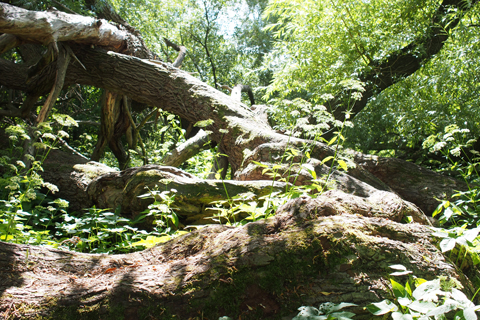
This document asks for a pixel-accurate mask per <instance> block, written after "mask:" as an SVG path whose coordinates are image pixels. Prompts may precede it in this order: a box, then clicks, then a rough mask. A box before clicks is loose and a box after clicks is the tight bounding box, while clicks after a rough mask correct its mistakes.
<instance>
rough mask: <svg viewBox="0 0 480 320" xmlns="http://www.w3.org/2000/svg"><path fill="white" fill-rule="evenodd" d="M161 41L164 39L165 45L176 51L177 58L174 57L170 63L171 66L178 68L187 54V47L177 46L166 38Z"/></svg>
mask: <svg viewBox="0 0 480 320" xmlns="http://www.w3.org/2000/svg"><path fill="white" fill-rule="evenodd" d="M163 41H165V44H166V45H167V46H169V47H172V48H173V49H174V50H175V51H178V56H177V59H175V61H174V62H173V63H172V66H174V67H175V68H180V67H181V66H182V62H183V60H184V59H185V56H186V54H187V48H185V47H184V46H179V45H178V44H176V43H173V42H172V41H170V40H168V39H167V38H163Z"/></svg>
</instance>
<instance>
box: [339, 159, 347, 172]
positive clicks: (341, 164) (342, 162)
mask: <svg viewBox="0 0 480 320" xmlns="http://www.w3.org/2000/svg"><path fill="white" fill-rule="evenodd" d="M338 165H339V166H340V168H341V169H343V170H344V171H348V166H347V163H346V162H345V161H343V160H338Z"/></svg>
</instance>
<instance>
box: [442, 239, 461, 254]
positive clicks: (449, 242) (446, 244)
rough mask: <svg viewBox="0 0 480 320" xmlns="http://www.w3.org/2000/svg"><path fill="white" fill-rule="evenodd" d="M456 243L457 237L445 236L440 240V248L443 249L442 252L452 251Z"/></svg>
mask: <svg viewBox="0 0 480 320" xmlns="http://www.w3.org/2000/svg"><path fill="white" fill-rule="evenodd" d="M456 243H457V242H456V241H455V239H452V238H445V239H443V240H442V241H441V242H440V250H442V252H447V251H450V250H452V249H453V248H455V244H456Z"/></svg>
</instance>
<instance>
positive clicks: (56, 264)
mask: <svg viewBox="0 0 480 320" xmlns="http://www.w3.org/2000/svg"><path fill="white" fill-rule="evenodd" d="M325 196H326V197H327V198H329V199H331V200H330V203H328V202H327V203H326V202H324V201H322V200H314V199H310V198H299V199H296V200H292V201H290V202H289V203H287V204H286V205H285V206H284V207H282V208H280V210H279V211H278V212H277V216H276V217H274V218H271V219H269V220H266V221H259V222H254V223H249V224H247V225H245V226H243V227H240V228H232V227H226V226H220V225H219V226H209V227H206V228H204V229H201V230H198V231H194V232H191V233H190V234H187V235H185V236H182V237H180V238H177V239H174V240H171V241H170V242H168V243H165V244H162V245H158V246H156V247H154V248H152V249H149V250H145V251H142V252H138V253H132V254H127V255H114V256H107V255H87V254H79V253H73V252H66V251H59V250H53V249H47V248H41V247H31V246H24V245H13V244H8V243H3V242H0V252H1V253H2V255H1V257H2V258H1V259H0V266H1V268H0V274H1V277H2V279H4V280H2V284H1V285H0V288H1V289H0V290H1V292H2V299H1V300H0V311H1V312H3V316H4V318H6V319H7V318H8V319H15V318H22V319H28V318H35V317H38V316H43V317H46V318H60V317H61V318H76V319H87V318H89V319H91V318H96V319H101V318H110V317H113V316H115V317H122V318H124V319H150V318H155V319H172V318H178V319H215V320H216V319H218V317H220V316H230V317H232V318H233V319H239V318H241V319H291V317H293V315H295V313H296V309H297V308H298V307H300V306H302V305H317V304H319V303H321V302H326V301H331V302H335V303H339V302H342V301H346V302H353V303H356V304H358V305H359V307H358V308H355V309H354V310H353V311H354V312H356V313H357V316H356V318H355V319H370V318H371V315H370V314H366V313H365V310H363V308H362V307H363V306H365V305H366V304H368V303H370V302H373V301H379V300H381V299H383V298H390V299H391V298H392V297H391V293H390V289H389V287H388V281H386V277H387V276H388V274H389V273H390V272H391V270H390V269H389V265H392V264H403V265H405V266H406V267H407V268H408V269H409V270H411V271H413V272H414V275H416V276H418V277H423V278H425V279H433V278H434V277H435V276H437V275H445V276H450V277H454V278H455V279H457V280H459V281H460V282H461V283H462V284H463V285H464V287H465V290H464V291H465V292H466V293H467V294H468V295H471V294H473V292H474V288H473V286H472V284H471V283H470V282H469V280H468V279H467V278H466V277H465V275H464V274H462V272H461V271H460V270H457V269H455V268H453V267H452V266H451V265H449V264H448V263H447V261H446V260H445V258H444V257H443V256H442V254H441V253H440V251H439V250H438V249H437V248H436V247H435V246H434V245H433V244H432V243H431V241H432V238H431V234H430V231H429V230H428V229H427V228H425V227H423V226H421V225H418V224H415V223H414V224H399V223H397V222H393V221H392V220H387V219H384V218H385V217H390V218H392V219H393V220H397V219H398V218H400V215H398V213H401V212H402V210H397V209H398V208H396V207H395V206H391V204H392V203H390V204H388V203H385V202H384V200H382V199H381V198H378V199H376V200H373V199H372V201H373V202H372V204H375V205H380V208H383V209H382V210H381V211H379V212H374V211H372V210H371V209H369V208H366V207H365V202H363V201H361V198H357V199H356V200H355V199H354V198H351V199H350V200H347V201H345V200H343V199H345V197H344V196H343V195H342V194H341V192H339V191H332V193H330V194H325ZM394 202H395V201H394ZM387 207H390V208H391V210H390V213H391V215H388V214H386V213H387V212H388V209H387ZM365 209H366V210H365ZM409 212H411V210H410V209H407V211H403V214H408V213H409ZM362 213H363V215H364V216H361V215H360V214H362ZM352 214H353V215H352ZM378 214H380V216H382V217H381V218H380V217H375V216H378ZM395 216H397V217H395ZM469 267H471V265H470V266H469ZM397 280H398V279H397ZM399 281H400V280H399ZM283 317H285V318H283Z"/></svg>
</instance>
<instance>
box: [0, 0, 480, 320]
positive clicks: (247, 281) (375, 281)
mask: <svg viewBox="0 0 480 320" xmlns="http://www.w3.org/2000/svg"><path fill="white" fill-rule="evenodd" d="M453 2H455V1H453ZM48 22H50V23H48ZM56 26H57V27H59V28H60V29H59V30H57V29H55V28H56ZM60 31H61V32H60ZM0 32H2V33H5V34H9V35H10V36H8V38H7V37H3V36H2V39H0V40H1V41H7V42H8V41H10V42H8V43H3V44H2V45H3V47H4V48H10V47H15V46H18V45H19V44H21V43H37V44H47V45H48V44H51V43H53V42H63V41H68V47H69V48H70V50H71V55H72V57H73V59H71V61H70V63H69V65H68V68H67V73H66V75H65V79H64V85H65V86H68V85H71V84H85V85H93V86H96V87H99V88H104V89H106V90H108V91H109V92H112V93H113V94H117V95H119V96H128V97H129V98H130V99H133V100H135V101H138V102H141V103H146V104H149V105H151V106H155V107H159V108H162V109H163V110H166V111H169V112H172V113H174V114H176V115H178V116H180V117H181V118H184V119H186V120H188V121H190V122H192V123H196V122H198V121H201V120H212V123H211V125H209V126H208V127H207V128H206V129H207V130H209V131H211V133H210V138H211V139H212V141H214V142H215V143H217V144H218V145H219V146H220V147H221V150H223V152H225V153H226V154H227V155H228V159H229V162H230V165H231V166H232V169H233V172H234V177H235V180H236V181H231V182H226V181H223V182H222V181H212V180H207V181H201V180H199V179H197V178H195V177H193V176H191V175H189V174H186V173H184V172H182V171H181V170H178V169H175V168H171V167H160V166H156V165H151V166H144V167H141V168H132V169H128V170H125V171H121V172H109V169H108V168H104V167H100V166H98V165H96V164H95V163H85V160H84V159H82V160H80V161H79V163H80V165H79V164H75V162H76V160H75V157H73V156H72V157H71V158H69V159H71V165H67V164H65V167H66V169H65V172H66V174H64V175H60V174H52V175H49V176H48V177H47V176H46V179H47V180H50V181H52V182H54V183H57V184H59V185H61V189H68V187H67V186H68V185H73V183H72V181H76V182H78V183H77V184H75V185H76V189H75V190H77V191H78V192H77V193H76V194H72V193H68V192H66V193H65V196H66V197H70V198H71V199H69V200H71V201H75V198H81V197H83V198H81V199H86V200H85V202H87V205H90V204H91V203H95V204H97V205H98V206H99V207H109V208H116V207H117V206H118V205H119V204H120V205H121V206H122V210H123V213H124V214H130V215H132V214H135V213H136V212H139V211H140V210H143V209H144V208H145V206H146V205H148V203H147V202H143V201H142V200H140V199H139V198H138V195H140V194H141V193H144V192H145V188H144V187H145V186H152V185H155V184H161V185H162V188H166V189H168V188H175V189H177V190H178V197H176V201H177V203H176V205H177V206H178V207H179V208H181V210H183V211H181V212H180V214H181V215H182V217H183V221H184V222H186V223H188V221H189V220H188V219H189V216H197V218H200V219H202V218H205V216H204V215H205V214H206V213H207V214H208V212H206V211H208V210H206V209H205V208H206V207H208V204H210V203H211V202H212V201H213V200H216V199H225V198H226V197H227V194H226V193H225V192H228V193H229V196H231V195H232V194H235V193H237V194H238V193H245V192H248V191H249V192H252V193H253V194H254V195H255V196H256V197H260V196H261V195H264V194H265V193H266V192H270V191H272V188H278V189H282V188H285V187H286V186H288V184H287V182H288V183H290V185H291V184H297V185H300V184H308V183H310V182H311V181H312V180H313V176H312V175H311V173H309V172H308V171H307V170H305V168H304V167H302V166H301V165H300V163H302V161H303V160H302V159H306V157H305V155H306V153H305V151H306V150H307V149H308V152H309V155H310V156H309V157H308V161H307V162H306V164H307V165H308V166H309V168H313V169H314V170H315V172H316V175H317V176H318V177H321V176H322V175H324V174H326V173H328V172H331V173H332V179H333V180H335V181H336V184H337V190H331V191H328V192H325V193H324V194H322V195H320V196H318V197H317V198H316V199H311V198H309V197H301V198H297V199H295V200H290V201H289V202H287V203H286V204H285V205H284V206H283V207H281V208H280V209H279V210H278V212H277V215H276V216H275V217H274V218H270V219H268V220H265V221H261V222H254V223H249V224H246V225H244V226H242V227H240V228H230V227H226V226H222V225H216V226H209V227H206V228H204V229H201V230H198V231H195V232H192V233H190V234H188V235H185V236H183V237H180V238H177V239H174V240H172V241H170V242H168V243H165V244H163V245H159V246H157V247H154V248H152V249H150V250H145V251H143V252H138V253H133V254H128V255H117V256H105V255H87V254H78V253H72V252H65V251H59V250H52V249H47V248H39V247H34V246H26V245H24V246H23V245H13V244H7V243H3V242H0V252H1V255H0V266H1V268H0V274H1V278H2V283H1V284H0V293H1V299H0V311H1V312H3V316H4V317H5V318H33V317H36V316H37V315H38V314H40V315H42V316H45V317H47V318H74V317H76V318H98V319H103V318H105V319H106V318H118V317H123V318H125V319H149V318H156V319H172V318H174V316H175V317H176V318H179V319H216V318H218V317H219V316H223V315H228V316H231V317H233V318H234V319H240V318H241V319H259V318H262V319H281V318H282V317H283V319H289V317H290V318H291V316H292V314H294V313H295V309H296V308H297V307H299V306H301V305H315V304H318V303H320V302H324V301H333V302H341V301H347V302H355V303H357V304H359V305H360V307H359V308H357V309H356V312H357V313H359V314H360V316H359V317H358V318H359V319H360V318H365V319H368V318H370V316H368V315H366V314H364V310H363V309H362V307H363V306H365V305H366V304H367V303H369V302H372V301H376V300H380V299H382V298H387V297H390V295H391V294H390V291H389V288H388V281H386V280H385V279H386V277H387V274H388V273H389V271H390V270H388V265H390V264H399V263H401V264H404V265H406V266H407V267H408V268H409V269H410V270H413V271H414V272H415V275H417V276H420V277H425V278H427V279H431V278H432V277H435V276H436V275H440V274H442V275H448V276H452V277H455V278H456V279H458V280H459V281H460V282H461V283H462V284H463V285H464V287H465V291H466V293H467V294H469V295H472V294H473V293H474V291H475V290H474V289H473V285H472V283H471V280H473V279H474V278H473V275H474V274H475V272H476V271H477V270H476V269H475V267H474V266H473V264H472V263H471V262H470V261H467V263H466V264H465V266H466V267H467V268H466V269H464V270H463V271H462V270H459V269H456V268H455V267H453V266H452V265H451V264H449V263H448V262H449V261H448V260H447V259H446V258H445V257H443V256H442V254H441V253H440V251H439V250H438V249H437V248H436V247H435V245H434V240H432V237H431V234H430V231H429V229H428V228H427V227H425V226H424V225H425V224H428V220H427V218H426V217H425V215H424V213H423V212H422V211H421V210H419V207H420V208H421V209H423V210H424V211H425V212H426V213H430V212H431V210H432V207H433V205H434V200H433V199H435V197H438V198H442V197H445V195H447V196H448V195H449V194H452V193H453V192H454V189H464V188H465V186H464V185H462V184H461V183H457V182H456V181H454V180H453V179H450V178H445V177H443V178H441V176H440V175H438V174H435V173H433V172H430V171H428V170H424V169H421V168H419V167H418V166H415V165H413V164H408V163H406V162H403V161H400V160H396V159H388V158H378V157H368V156H365V155H360V154H354V159H355V162H356V167H355V168H353V169H350V170H349V172H348V173H342V172H338V171H336V170H333V169H332V170H331V168H330V167H328V166H329V165H332V163H331V162H327V163H326V164H322V162H321V160H322V159H324V158H325V157H327V156H331V155H334V153H335V152H334V150H332V149H331V148H330V147H328V146H327V145H325V144H323V143H320V142H315V141H307V140H302V139H297V138H293V137H287V136H284V135H282V134H279V133H277V132H275V131H274V130H272V128H271V127H270V126H269V124H268V121H266V119H265V118H264V117H260V116H258V110H257V112H256V111H255V110H251V109H250V108H248V107H247V106H245V105H244V104H242V103H241V102H239V101H237V100H235V99H233V98H232V97H229V96H227V95H225V94H223V93H221V92H219V91H217V90H215V89H213V88H212V87H210V86H208V85H206V84H205V83H202V82H201V81H199V80H198V79H196V78H195V77H193V76H191V75H190V74H188V73H187V72H184V71H182V70H179V69H177V68H175V67H173V66H172V65H170V64H168V63H164V62H161V61H152V60H149V59H141V58H138V57H135V56H130V55H127V54H123V53H118V52H115V51H108V50H112V49H113V50H116V51H122V52H133V53H134V52H135V51H136V50H138V48H137V49H136V47H135V46H136V43H138V42H135V41H131V40H132V39H137V38H135V35H134V34H131V33H129V32H128V30H123V29H122V27H121V26H114V25H111V24H109V23H108V22H107V21H105V20H97V19H93V18H85V17H80V16H76V15H68V14H64V13H59V12H43V13H35V12H29V11H26V10H23V9H20V8H16V7H13V6H10V5H7V4H4V3H0ZM103 35H105V36H103ZM12 36H13V37H12ZM92 44H93V45H94V47H92ZM65 45H67V43H65ZM119 48H122V49H121V50H119ZM30 71H31V69H29V68H28V66H26V65H24V64H21V63H12V62H9V61H5V60H0V73H1V75H2V76H1V77H0V84H1V85H3V86H5V87H8V88H15V89H18V90H23V91H25V92H27V93H29V92H33V91H34V92H35V93H36V94H46V93H48V92H50V90H51V88H52V87H53V85H54V84H55V74H56V72H57V62H56V61H55V60H53V61H47V63H46V64H45V65H44V66H43V67H42V68H41V70H40V71H38V72H36V73H35V74H33V75H32V74H30V73H29V72H30ZM7 111H9V110H7ZM23 112H24V110H22V108H19V110H18V112H6V111H5V112H3V113H0V115H3V116H22V114H23ZM292 148H295V149H296V150H298V151H297V153H296V154H295V155H294V156H292V157H291V158H289V161H288V162H286V161H285V158H286V157H285V154H286V152H288V150H291V149H292ZM50 161H52V163H51V165H52V167H59V166H58V165H55V161H53V160H50ZM57 161H58V159H57ZM66 162H68V161H66ZM259 163H260V164H261V165H259ZM47 164H48V163H47ZM274 164H275V165H277V166H278V168H277V167H276V168H275V169H272V170H276V176H277V177H283V178H284V179H285V180H286V182H284V183H280V182H272V181H271V180H272V177H271V176H269V175H267V174H266V172H264V167H263V166H262V165H266V166H273V165H274ZM103 173H106V174H103ZM258 180H261V181H258ZM69 181H70V183H69ZM430 182H431V185H430ZM427 183H428V185H427ZM62 186H63V187H62ZM76 204H77V205H78V206H79V207H81V206H82V203H81V202H79V201H77V202H76ZM407 216H409V217H412V218H413V220H414V221H415V223H412V224H401V223H400V222H401V221H402V220H403V219H404V218H406V217H407Z"/></svg>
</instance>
